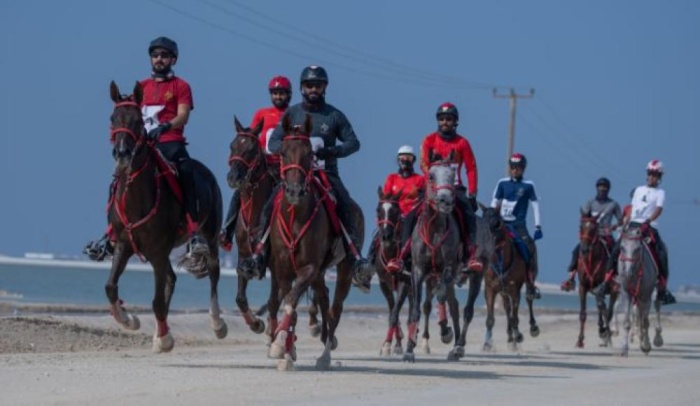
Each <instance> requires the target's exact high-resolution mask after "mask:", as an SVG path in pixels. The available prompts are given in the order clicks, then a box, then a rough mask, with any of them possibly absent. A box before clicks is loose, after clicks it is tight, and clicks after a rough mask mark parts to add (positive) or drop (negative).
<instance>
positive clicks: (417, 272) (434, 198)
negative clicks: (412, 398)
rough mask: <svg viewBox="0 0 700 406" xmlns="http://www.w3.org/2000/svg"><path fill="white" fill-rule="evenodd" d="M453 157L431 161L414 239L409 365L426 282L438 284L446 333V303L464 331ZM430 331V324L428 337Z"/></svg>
mask: <svg viewBox="0 0 700 406" xmlns="http://www.w3.org/2000/svg"><path fill="white" fill-rule="evenodd" d="M452 154H453V153H451V154H450V156H449V157H448V158H447V160H445V161H442V160H441V158H440V157H439V156H430V157H429V161H430V162H431V166H430V169H429V173H428V182H427V191H426V199H425V201H424V203H423V204H422V211H421V213H420V214H419V215H418V220H417V223H416V227H415V228H414V230H413V234H412V236H411V255H412V258H413V261H412V262H413V267H412V270H411V294H410V295H409V316H408V343H407V345H406V353H405V354H404V355H403V360H404V361H405V362H415V354H414V352H413V350H414V348H415V347H416V345H417V339H418V321H419V320H420V307H419V306H418V304H419V303H420V300H421V293H422V289H423V282H424V281H425V280H426V279H433V280H434V282H433V283H435V285H434V289H429V292H430V293H433V292H434V293H435V294H436V296H437V298H438V302H440V303H441V305H439V307H438V320H439V322H440V326H441V330H442V332H443V333H447V331H448V328H447V315H446V310H445V305H444V303H445V301H447V302H448V303H449V306H450V315H451V316H452V322H453V325H454V328H455V330H456V331H460V330H459V303H458V302H457V299H456V297H455V291H454V283H455V273H456V270H457V267H458V266H459V263H460V261H461V258H462V244H461V242H460V229H459V225H458V224H457V220H456V219H455V217H454V216H453V214H452V211H453V209H454V204H455V198H456V197H455V188H454V180H455V171H454V168H452V166H451V165H450V162H451V161H452V158H453V156H452ZM431 155H433V154H432V153H431ZM426 305H427V306H426ZM429 307H430V301H428V300H427V299H426V302H425V303H424V309H423V310H424V311H426V310H428V314H429V312H430V309H429ZM427 328H428V321H427V320H426V321H425V329H426V333H427ZM453 335H454V333H452V331H449V334H445V335H443V342H445V339H446V338H449V341H447V342H446V343H449V342H450V341H452V336H453ZM425 341H427V337H426V336H424V342H425Z"/></svg>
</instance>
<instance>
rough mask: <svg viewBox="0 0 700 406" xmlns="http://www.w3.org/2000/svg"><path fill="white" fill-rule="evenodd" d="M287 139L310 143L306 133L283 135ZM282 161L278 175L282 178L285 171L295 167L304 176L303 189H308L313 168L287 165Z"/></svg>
mask: <svg viewBox="0 0 700 406" xmlns="http://www.w3.org/2000/svg"><path fill="white" fill-rule="evenodd" d="M287 140H290V141H306V142H309V143H311V141H310V140H309V136H308V135H305V134H298V135H286V136H285V137H284V141H287ZM282 161H283V162H282V165H281V166H280V176H281V177H282V179H284V178H285V173H286V172H287V171H290V170H293V169H296V170H298V171H299V172H301V174H302V176H303V177H304V180H305V181H304V189H308V188H309V186H310V184H311V180H312V178H313V176H314V174H313V173H314V168H310V169H308V170H307V169H306V168H304V167H303V166H301V165H299V164H287V165H284V160H282Z"/></svg>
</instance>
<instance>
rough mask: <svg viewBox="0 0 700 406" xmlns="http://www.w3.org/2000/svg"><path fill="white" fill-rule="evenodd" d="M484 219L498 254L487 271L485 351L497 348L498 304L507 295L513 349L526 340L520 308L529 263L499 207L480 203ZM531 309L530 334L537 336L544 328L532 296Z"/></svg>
mask: <svg viewBox="0 0 700 406" xmlns="http://www.w3.org/2000/svg"><path fill="white" fill-rule="evenodd" d="M479 206H480V207H481V210H482V212H483V219H484V221H485V223H486V224H487V225H488V230H489V233H490V236H491V241H492V243H493V245H494V247H495V248H494V253H493V255H491V258H490V260H489V262H488V266H487V267H486V270H485V274H484V297H485V299H486V335H485V337H484V347H483V349H484V350H485V351H488V350H491V349H492V348H493V325H494V322H495V319H494V305H495V302H496V295H497V294H499V293H500V294H501V296H502V298H503V309H504V310H505V312H506V316H507V317H508V325H507V329H506V331H507V334H508V343H509V345H510V348H511V349H512V350H516V349H517V348H518V344H519V343H521V342H522V341H523V334H522V333H521V332H520V330H519V328H518V324H519V319H518V310H519V307H520V291H521V289H522V287H523V284H524V283H525V278H527V263H526V262H525V259H524V258H523V256H522V255H521V254H520V253H519V252H518V249H517V248H516V245H515V244H516V242H515V237H514V233H513V232H511V231H510V230H508V227H507V226H506V224H505V223H504V222H503V219H502V218H501V216H500V214H499V213H498V212H497V211H496V209H494V208H491V207H485V206H484V205H482V204H479ZM527 304H528V308H529V310H530V335H531V336H532V337H537V336H538V335H539V333H540V329H539V327H538V326H537V322H536V320H535V316H534V313H533V309H532V299H527Z"/></svg>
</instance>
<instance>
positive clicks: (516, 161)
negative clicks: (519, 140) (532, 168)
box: [508, 152, 527, 169]
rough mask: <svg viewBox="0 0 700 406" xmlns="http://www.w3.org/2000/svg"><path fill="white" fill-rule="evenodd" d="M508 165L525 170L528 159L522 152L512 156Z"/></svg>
mask: <svg viewBox="0 0 700 406" xmlns="http://www.w3.org/2000/svg"><path fill="white" fill-rule="evenodd" d="M508 164H509V165H510V167H511V168H522V169H525V167H527V158H525V155H523V154H521V153H520V152H516V153H515V154H513V155H511V156H510V159H508Z"/></svg>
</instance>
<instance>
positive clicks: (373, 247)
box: [367, 231, 381, 269]
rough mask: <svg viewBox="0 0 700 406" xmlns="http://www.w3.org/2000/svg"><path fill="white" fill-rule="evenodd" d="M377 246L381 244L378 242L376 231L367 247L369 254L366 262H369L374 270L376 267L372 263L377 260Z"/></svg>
mask: <svg viewBox="0 0 700 406" xmlns="http://www.w3.org/2000/svg"><path fill="white" fill-rule="evenodd" d="M379 244H381V241H379V231H377V232H375V233H374V236H373V237H372V243H371V244H370V245H369V252H368V253H367V262H369V264H370V265H372V266H374V267H375V269H376V265H375V263H374V262H375V261H376V260H377V251H379Z"/></svg>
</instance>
